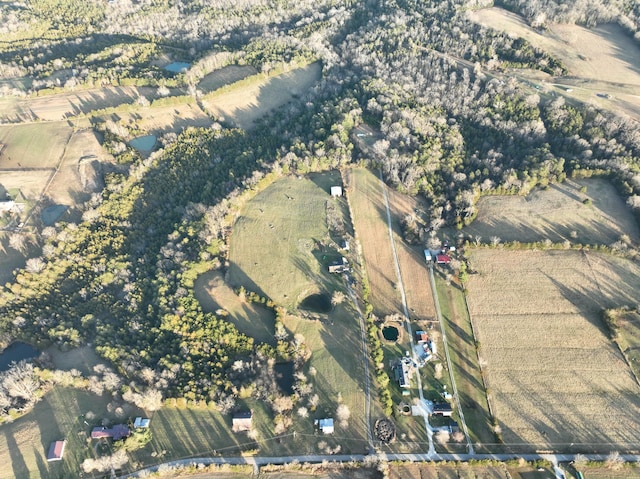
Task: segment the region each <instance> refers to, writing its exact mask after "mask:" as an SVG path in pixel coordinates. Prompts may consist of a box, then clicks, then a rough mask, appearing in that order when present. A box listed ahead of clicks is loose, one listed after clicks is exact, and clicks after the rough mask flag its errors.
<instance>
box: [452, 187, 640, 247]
mask: <svg viewBox="0 0 640 479" xmlns="http://www.w3.org/2000/svg"><path fill="white" fill-rule="evenodd" d="M583 188H586V191H584V190H583ZM585 202H587V203H589V204H585ZM463 231H464V233H465V234H466V235H467V236H470V237H471V238H474V237H476V236H479V237H481V241H482V242H484V243H488V242H489V241H490V238H491V237H493V236H497V237H498V238H500V239H501V240H502V241H520V242H525V243H530V242H537V241H544V240H547V239H549V240H551V241H553V242H554V243H559V242H562V241H565V240H566V241H570V242H572V243H582V244H605V245H610V244H612V243H614V242H616V241H618V240H619V239H620V237H621V236H622V235H624V234H626V235H628V236H629V237H630V238H631V239H632V240H637V239H638V238H640V230H639V228H638V224H637V222H636V220H635V218H634V217H633V215H632V213H631V210H630V209H629V208H628V207H627V206H626V205H625V203H624V201H623V200H622V198H621V197H620V195H619V194H618V193H617V191H616V190H615V188H614V187H613V185H612V184H611V183H610V182H609V181H607V180H603V179H585V180H567V181H565V182H564V183H561V184H557V185H551V186H550V187H549V189H547V190H540V189H536V190H534V191H533V192H532V193H530V194H529V195H527V196H486V197H483V198H480V201H479V202H478V216H477V218H476V219H475V220H474V221H473V223H471V224H470V225H469V226H467V227H465V228H464V230H463Z"/></svg>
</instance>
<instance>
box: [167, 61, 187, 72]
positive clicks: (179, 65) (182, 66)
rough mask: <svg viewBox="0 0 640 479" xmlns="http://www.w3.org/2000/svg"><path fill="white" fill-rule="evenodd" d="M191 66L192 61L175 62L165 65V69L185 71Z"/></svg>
mask: <svg viewBox="0 0 640 479" xmlns="http://www.w3.org/2000/svg"><path fill="white" fill-rule="evenodd" d="M190 67H191V63H186V62H173V63H169V64H168V65H167V66H166V67H164V69H165V70H167V71H168V72H171V73H184V72H186V71H187V70H188V69H189V68H190Z"/></svg>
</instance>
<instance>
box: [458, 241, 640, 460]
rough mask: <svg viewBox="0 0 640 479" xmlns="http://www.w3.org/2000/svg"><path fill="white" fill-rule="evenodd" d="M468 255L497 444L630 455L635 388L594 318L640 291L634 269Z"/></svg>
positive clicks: (553, 254) (567, 257)
mask: <svg viewBox="0 0 640 479" xmlns="http://www.w3.org/2000/svg"><path fill="white" fill-rule="evenodd" d="M469 257H470V261H471V264H472V267H473V269H475V270H477V271H478V274H473V275H470V280H469V285H468V289H469V293H468V302H469V308H470V311H471V316H472V318H473V321H474V326H475V328H476V334H477V337H478V340H479V341H480V343H481V350H480V354H481V358H482V360H484V361H486V364H487V365H486V374H487V379H488V384H487V386H488V388H489V389H490V391H491V392H490V397H491V400H492V406H493V407H494V409H495V414H496V416H497V418H498V420H499V422H500V426H501V428H502V435H503V437H504V441H505V442H506V443H507V444H508V445H509V446H511V447H514V448H516V449H518V450H520V449H528V450H530V449H553V450H563V451H602V452H608V451H610V450H621V451H625V450H630V449H633V448H635V447H636V445H637V437H638V435H639V434H640V415H639V413H640V398H639V395H638V394H639V393H640V387H639V386H638V384H637V383H636V381H635V379H634V377H633V375H632V372H631V370H630V369H629V368H628V366H627V364H626V362H625V360H624V358H623V357H622V355H621V353H620V352H619V350H618V348H617V347H616V345H614V344H613V342H612V341H611V340H610V339H609V338H608V336H607V334H606V331H605V329H604V325H603V323H602V320H601V317H602V310H603V309H605V308H610V307H614V306H619V305H620V304H621V302H622V304H626V303H624V301H626V300H628V299H629V298H630V296H631V294H632V291H635V290H637V289H640V284H639V283H638V280H637V278H638V277H639V276H638V275H639V274H640V267H639V266H638V265H637V264H635V263H632V262H630V261H627V260H624V259H620V258H613V257H610V256H607V255H603V254H594V253H584V252H579V251H504V250H482V249H478V250H472V251H471V252H470V254H469ZM624 278H626V280H627V281H629V283H628V284H622V283H621V284H619V288H618V289H616V288H614V287H613V285H614V284H616V282H617V281H623V279H624ZM639 293H640V292H637V293H636V294H635V297H636V298H637V297H639V296H640V294H639ZM518 445H520V446H521V447H520V448H518V447H517V446H518Z"/></svg>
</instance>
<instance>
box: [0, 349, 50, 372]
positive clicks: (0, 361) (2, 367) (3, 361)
mask: <svg viewBox="0 0 640 479" xmlns="http://www.w3.org/2000/svg"><path fill="white" fill-rule="evenodd" d="M39 355H40V351H38V350H37V349H36V348H34V347H33V346H31V345H30V344H27V343H12V344H10V345H9V346H8V347H7V348H6V349H5V350H4V351H2V353H0V372H2V371H6V370H7V369H9V366H10V365H11V363H12V362H14V361H15V362H16V363H17V362H19V361H22V360H23V359H32V358H35V357H38V356H39Z"/></svg>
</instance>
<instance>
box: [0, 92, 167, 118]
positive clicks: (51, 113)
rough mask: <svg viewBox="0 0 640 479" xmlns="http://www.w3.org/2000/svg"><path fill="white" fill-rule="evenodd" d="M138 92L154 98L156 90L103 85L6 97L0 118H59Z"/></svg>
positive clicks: (127, 98)
mask: <svg viewBox="0 0 640 479" xmlns="http://www.w3.org/2000/svg"><path fill="white" fill-rule="evenodd" d="M141 95H142V96H145V97H146V98H148V99H151V98H154V97H155V96H156V89H155V88H151V87H140V88H136V87H104V88H94V89H89V90H78V91H70V92H64V93H58V94H53V95H45V96H36V97H28V98H24V99H20V100H17V101H16V100H15V99H10V98H6V99H1V100H0V112H1V113H0V120H2V121H4V122H12V123H15V122H24V121H33V120H42V121H60V120H64V119H66V118H69V117H72V116H76V115H79V114H88V113H90V112H92V111H94V110H101V109H103V108H109V107H115V106H118V105H122V104H125V103H133V102H134V101H135V100H136V98H138V96H141Z"/></svg>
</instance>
